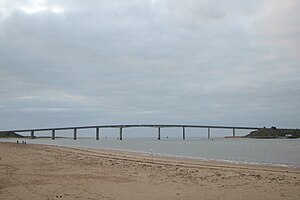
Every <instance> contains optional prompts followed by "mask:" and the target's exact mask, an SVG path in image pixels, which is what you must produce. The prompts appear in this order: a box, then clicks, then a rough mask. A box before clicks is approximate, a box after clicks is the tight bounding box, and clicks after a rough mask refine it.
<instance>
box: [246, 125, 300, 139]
mask: <svg viewBox="0 0 300 200" xmlns="http://www.w3.org/2000/svg"><path fill="white" fill-rule="evenodd" d="M245 137H246V138H300V130H299V129H276V127H272V128H262V129H259V130H258V131H252V132H251V133H250V134H249V135H246V136H245Z"/></svg>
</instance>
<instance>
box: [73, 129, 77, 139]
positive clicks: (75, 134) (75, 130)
mask: <svg viewBox="0 0 300 200" xmlns="http://www.w3.org/2000/svg"><path fill="white" fill-rule="evenodd" d="M73 139H74V140H77V129H76V128H74V138H73Z"/></svg>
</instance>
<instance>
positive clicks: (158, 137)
mask: <svg viewBox="0 0 300 200" xmlns="http://www.w3.org/2000/svg"><path fill="white" fill-rule="evenodd" d="M157 131H158V132H157V134H158V135H157V139H158V140H160V127H158V129H157Z"/></svg>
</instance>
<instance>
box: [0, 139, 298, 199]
mask: <svg viewBox="0 0 300 200" xmlns="http://www.w3.org/2000/svg"><path fill="white" fill-rule="evenodd" d="M0 199H7V200H9V199H14V200H15V199H130V200H131V199H133V200H134V199H223V200H226V199H231V200H232V199H256V200H259V199H272V200H276V199H295V200H296V199H300V169H299V168H297V169H295V168H284V167H273V166H257V165H237V164H228V163H220V162H207V161H200V160H192V159H179V158H170V157H161V156H157V155H154V156H151V155H142V154H136V153H128V152H119V151H108V150H99V149H84V148H69V147H58V146H47V145H33V144H26V145H23V144H16V143H2V142H1V143H0Z"/></svg>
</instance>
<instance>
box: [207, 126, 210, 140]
mask: <svg viewBox="0 0 300 200" xmlns="http://www.w3.org/2000/svg"><path fill="white" fill-rule="evenodd" d="M207 138H208V139H210V128H207Z"/></svg>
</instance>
